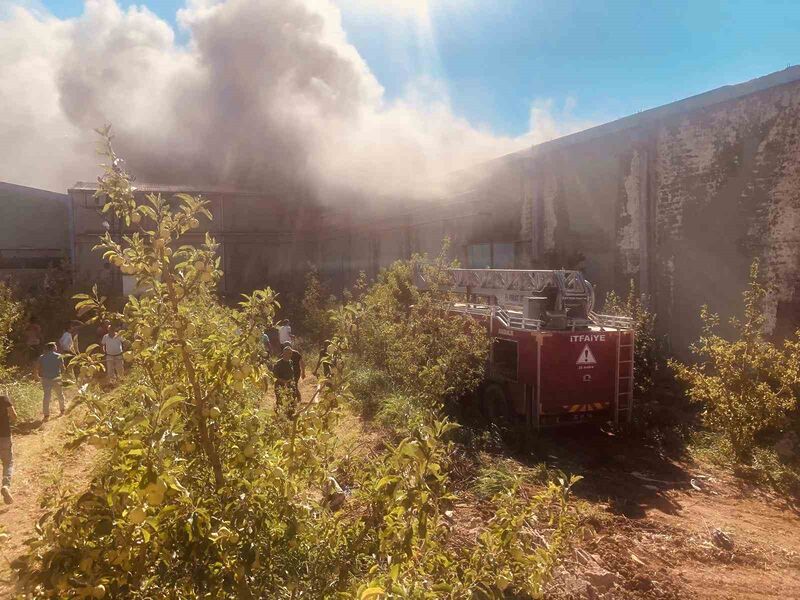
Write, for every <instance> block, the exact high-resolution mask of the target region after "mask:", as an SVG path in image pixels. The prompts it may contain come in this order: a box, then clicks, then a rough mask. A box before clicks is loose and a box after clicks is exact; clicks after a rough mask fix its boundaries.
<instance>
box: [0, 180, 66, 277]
mask: <svg viewBox="0 0 800 600" xmlns="http://www.w3.org/2000/svg"><path fill="white" fill-rule="evenodd" d="M70 210H71V205H70V202H69V197H68V196H67V195H66V194H57V193H55V192H48V191H46V190H38V189H35V188H29V187H25V186H21V185H14V184H11V183H3V182H0V217H1V218H0V279H2V280H9V281H11V282H13V284H14V285H16V286H18V287H19V288H20V289H22V290H23V291H26V292H30V293H35V290H36V289H37V288H38V287H39V286H40V285H41V284H42V283H43V280H44V279H45V277H46V275H47V273H48V272H50V271H51V270H52V269H58V268H60V267H61V266H62V265H63V266H66V264H67V263H69V262H70V259H71V256H70V230H69V226H68V223H69V222H70V214H69V213H70Z"/></svg>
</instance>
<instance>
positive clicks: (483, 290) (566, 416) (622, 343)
mask: <svg viewBox="0 0 800 600" xmlns="http://www.w3.org/2000/svg"><path fill="white" fill-rule="evenodd" d="M448 278H449V279H450V280H451V281H450V282H449V283H450V285H451V287H452V291H453V292H455V293H456V294H458V295H459V296H461V297H463V302H461V301H459V302H455V303H453V305H452V306H451V308H450V310H451V311H452V312H453V313H460V314H462V315H467V316H469V317H471V318H474V319H476V320H478V321H479V322H481V323H485V324H486V328H487V333H488V334H489V338H490V340H491V349H490V352H489V359H488V365H487V370H486V380H485V382H484V384H483V386H482V387H481V390H480V394H479V397H480V409H481V412H482V413H483V414H484V415H485V416H486V417H487V418H489V419H493V420H497V419H509V420H515V421H516V420H519V419H525V422H526V423H527V424H528V425H530V426H531V427H534V428H537V429H538V428H539V427H543V426H547V425H557V424H561V423H574V422H581V421H600V422H604V421H611V422H613V423H615V424H618V423H620V422H627V421H630V418H631V412H632V408H633V376H634V372H633V352H634V332H633V322H632V320H631V319H629V318H627V317H621V316H612V315H601V314H597V313H595V312H594V310H593V308H594V289H593V287H592V284H591V283H589V282H588V281H587V280H586V279H585V278H584V277H583V275H582V274H581V273H580V272H579V271H567V270H560V271H545V270H530V271H528V270H516V269H514V270H512V269H449V270H448ZM423 285H425V284H424V281H423Z"/></svg>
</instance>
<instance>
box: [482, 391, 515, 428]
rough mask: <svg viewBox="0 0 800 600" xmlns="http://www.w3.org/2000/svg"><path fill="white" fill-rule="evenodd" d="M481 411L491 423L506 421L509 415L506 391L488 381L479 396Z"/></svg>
mask: <svg viewBox="0 0 800 600" xmlns="http://www.w3.org/2000/svg"><path fill="white" fill-rule="evenodd" d="M481 413H482V414H483V417H484V418H485V419H486V420H487V421H489V422H492V423H498V422H502V421H507V420H508V419H509V418H510V416H511V412H510V407H509V405H508V399H507V398H506V393H505V391H504V390H503V387H502V386H501V385H498V384H496V383H490V384H489V385H487V386H486V387H485V388H484V390H483V395H482V398H481Z"/></svg>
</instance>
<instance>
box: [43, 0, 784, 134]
mask: <svg viewBox="0 0 800 600" xmlns="http://www.w3.org/2000/svg"><path fill="white" fill-rule="evenodd" d="M41 1H42V3H43V4H44V6H45V7H46V8H47V9H48V10H50V11H51V12H53V13H54V14H55V15H56V16H59V17H62V18H63V17H70V16H77V15H78V14H80V12H81V11H82V2H81V1H80V0H41ZM378 2H380V3H381V5H380V6H381V7H380V8H378V6H379V5H378V4H376V3H378ZM341 3H342V4H341V5H342V11H343V24H344V28H345V30H346V31H347V34H348V37H349V38H350V40H351V42H352V43H353V44H354V45H355V46H356V47H357V48H358V50H359V52H360V53H361V55H362V56H363V57H364V58H365V60H366V61H367V63H368V64H369V65H370V67H371V69H372V71H373V72H374V74H375V75H376V77H377V78H378V80H379V81H380V82H381V84H382V85H383V86H384V87H385V89H386V94H387V97H388V98H390V99H391V98H394V97H397V96H399V95H401V94H402V92H403V90H404V89H405V88H406V86H408V85H410V84H411V83H412V82H413V81H415V80H416V79H418V78H419V77H426V76H427V77H433V78H437V79H439V80H440V81H442V82H444V84H445V85H446V87H447V90H448V92H449V95H450V98H451V102H452V105H453V109H454V111H455V112H456V113H457V114H458V115H460V116H463V117H465V118H467V119H468V120H470V121H471V122H473V123H479V124H485V125H486V126H488V127H490V128H491V129H493V130H494V131H495V132H497V133H503V134H508V135H517V134H521V133H523V132H525V131H526V130H527V129H528V126H529V118H530V111H531V105H532V104H536V103H539V104H541V103H548V102H549V103H550V104H551V108H552V111H553V112H555V113H556V117H557V118H562V119H568V120H569V119H572V120H579V121H589V122H597V123H599V122H603V121H607V120H611V119H613V118H617V117H621V116H624V115H627V114H631V113H634V112H637V111H639V110H643V109H647V108H652V107H654V106H659V105H661V104H665V103H667V102H670V101H673V100H678V99H681V98H684V97H687V96H690V95H693V94H697V93H700V92H703V91H706V90H709V89H713V88H715V87H719V86H721V85H725V84H729V83H737V82H740V81H745V80H747V79H751V78H753V77H757V76H760V75H764V74H767V73H770V72H772V71H776V70H780V69H783V68H785V67H786V66H788V65H790V64H795V63H798V62H800V35H798V32H800V1H789V0H787V1H782V2H781V1H774V0H773V1H764V0H761V1H745V0H729V1H725V2H721V1H714V0H694V1H689V0H672V1H660V2H633V1H622V0H615V1H607V2H591V1H587V0H583V1H580V0H561V1H545V0H429V1H428V2H425V1H424V0H394V1H392V0H341ZM122 4H123V5H129V4H133V3H131V2H126V1H124V2H122ZM136 4H142V2H137V3H136ZM144 4H146V5H147V6H148V8H150V10H152V11H153V12H155V13H156V14H158V15H159V16H161V17H163V18H164V19H166V20H168V21H171V22H174V20H175V13H176V10H177V9H178V8H180V7H181V6H182V4H183V3H182V2H178V1H174V0H167V1H161V2H156V1H150V2H144ZM409 6H415V7H417V8H416V9H414V8H408V7H409Z"/></svg>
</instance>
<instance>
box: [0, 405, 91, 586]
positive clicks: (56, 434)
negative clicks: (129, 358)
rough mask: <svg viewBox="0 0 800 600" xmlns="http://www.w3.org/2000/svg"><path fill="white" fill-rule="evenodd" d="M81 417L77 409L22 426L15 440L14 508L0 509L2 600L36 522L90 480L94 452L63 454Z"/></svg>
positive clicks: (80, 449) (80, 450)
mask: <svg viewBox="0 0 800 600" xmlns="http://www.w3.org/2000/svg"><path fill="white" fill-rule="evenodd" d="M80 415H81V409H76V410H75V411H70V410H69V409H68V412H67V415H66V416H64V417H56V418H53V417H51V419H50V421H48V422H46V423H41V422H40V421H39V422H34V423H30V424H25V425H24V426H23V427H21V428H20V429H21V433H17V434H15V435H14V438H13V443H14V477H13V480H12V491H13V494H14V503H13V504H10V505H0V528H2V532H3V533H4V534H5V535H6V536H7V537H5V539H4V540H3V542H2V545H1V546H0V548H1V549H2V560H0V597H3V598H9V597H11V594H12V593H13V588H14V575H13V571H12V569H11V563H12V562H13V561H14V560H15V559H17V558H18V557H19V556H20V555H22V554H23V553H24V552H25V550H26V545H25V540H27V539H28V538H30V537H31V536H32V535H33V534H34V532H35V527H36V523H37V522H38V520H39V519H40V518H41V517H42V515H44V514H45V513H46V512H47V510H48V509H49V507H50V506H52V505H53V504H54V503H56V502H57V501H58V500H59V499H60V498H61V497H63V496H64V495H67V494H71V493H74V492H76V491H78V490H81V489H83V488H85V487H86V486H87V485H88V483H89V481H90V479H91V475H92V472H93V467H94V465H95V462H96V460H97V450H96V449H95V448H93V447H91V446H89V445H86V444H83V445H81V446H80V447H78V448H75V449H72V450H70V449H66V448H65V443H66V442H67V441H68V439H69V430H70V426H71V424H72V423H73V421H75V420H76V419H78V418H80Z"/></svg>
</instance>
